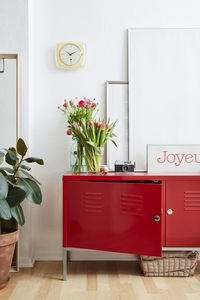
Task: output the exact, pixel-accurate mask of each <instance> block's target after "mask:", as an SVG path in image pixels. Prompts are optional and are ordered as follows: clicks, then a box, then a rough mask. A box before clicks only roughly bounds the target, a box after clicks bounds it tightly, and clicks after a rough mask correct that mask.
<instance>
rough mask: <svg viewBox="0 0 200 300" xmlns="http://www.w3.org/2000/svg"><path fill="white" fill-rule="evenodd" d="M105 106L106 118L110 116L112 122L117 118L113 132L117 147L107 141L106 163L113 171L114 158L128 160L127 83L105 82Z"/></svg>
mask: <svg viewBox="0 0 200 300" xmlns="http://www.w3.org/2000/svg"><path fill="white" fill-rule="evenodd" d="M106 107H107V118H109V117H110V118H111V121H112V122H113V121H115V120H117V123H116V127H115V129H114V132H115V134H116V135H117V138H115V141H116V143H117V146H118V147H117V148H116V147H115V146H114V145H113V143H112V142H110V141H108V142H107V164H108V166H109V169H110V170H111V171H113V170H114V163H115V161H116V160H128V148H129V147H128V131H129V124H128V83H126V82H117V81H113V82H109V81H108V82H106Z"/></svg>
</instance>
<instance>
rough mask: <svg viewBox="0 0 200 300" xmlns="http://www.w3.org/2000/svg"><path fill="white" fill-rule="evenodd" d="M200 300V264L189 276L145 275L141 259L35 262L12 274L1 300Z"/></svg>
mask: <svg viewBox="0 0 200 300" xmlns="http://www.w3.org/2000/svg"><path fill="white" fill-rule="evenodd" d="M47 299H48V300H200V265H198V268H197V270H196V273H195V276H193V277H189V278H173V277H158V278H157V277H144V276H143V275H142V273H141V270H140V266H139V263H138V262H130V261H127V262H125V261H123V262H113V261H112V262H104V261H101V262H100V261H99V262H68V280H67V281H62V263H61V262H52V261H51V262H36V263H35V266H34V268H22V269H20V272H19V273H11V279H10V282H9V284H8V286H7V287H6V288H4V289H2V290H0V300H47Z"/></svg>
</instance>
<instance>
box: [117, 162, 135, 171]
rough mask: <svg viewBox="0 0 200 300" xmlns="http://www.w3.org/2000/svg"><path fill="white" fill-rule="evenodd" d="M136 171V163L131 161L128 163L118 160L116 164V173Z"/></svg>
mask: <svg viewBox="0 0 200 300" xmlns="http://www.w3.org/2000/svg"><path fill="white" fill-rule="evenodd" d="M134 169H135V163H134V162H133V161H131V160H127V161H121V160H116V162H115V172H123V173H129V172H134Z"/></svg>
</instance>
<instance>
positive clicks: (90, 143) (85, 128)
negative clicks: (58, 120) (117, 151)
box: [58, 98, 117, 173]
mask: <svg viewBox="0 0 200 300" xmlns="http://www.w3.org/2000/svg"><path fill="white" fill-rule="evenodd" d="M97 106H98V104H97V103H96V102H95V99H93V100H90V99H86V98H84V99H83V100H78V99H77V98H76V101H75V103H74V102H73V101H69V102H68V101H66V100H65V102H64V104H63V107H60V106H59V107H58V108H59V109H60V110H61V111H62V112H63V113H64V114H65V115H66V116H67V124H68V125H67V131H66V134H67V135H72V139H73V140H76V142H77V150H76V153H75V154H76V162H75V164H74V166H73V169H72V172H74V173H80V172H81V170H82V166H83V162H84V161H85V164H86V167H87V171H88V172H99V171H100V165H101V159H102V154H103V147H104V145H105V143H106V142H107V140H110V141H111V142H112V143H113V144H114V145H115V146H116V147H117V144H116V142H115V141H114V140H113V137H114V136H116V135H115V134H114V133H113V129H114V127H115V125H116V121H115V122H113V123H110V121H108V122H106V121H105V119H103V120H100V119H99V120H98V121H97V120H96V114H97V112H98V109H97Z"/></svg>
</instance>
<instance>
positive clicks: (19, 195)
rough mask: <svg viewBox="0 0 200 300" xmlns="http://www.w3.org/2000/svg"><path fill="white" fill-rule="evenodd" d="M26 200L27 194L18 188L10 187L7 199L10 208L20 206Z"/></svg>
mask: <svg viewBox="0 0 200 300" xmlns="http://www.w3.org/2000/svg"><path fill="white" fill-rule="evenodd" d="M25 198H26V192H25V191H24V190H22V189H20V188H18V187H16V186H14V187H13V186H10V187H9V190H8V196H7V198H6V200H7V202H8V204H9V206H10V207H14V206H16V205H18V204H20V203H21V202H22V201H23V200H24V199H25Z"/></svg>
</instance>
